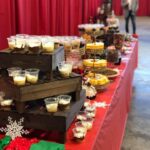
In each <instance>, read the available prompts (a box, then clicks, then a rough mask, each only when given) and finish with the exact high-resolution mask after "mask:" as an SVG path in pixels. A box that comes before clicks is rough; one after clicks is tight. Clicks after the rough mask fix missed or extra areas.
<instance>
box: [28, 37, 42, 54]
mask: <svg viewBox="0 0 150 150" xmlns="http://www.w3.org/2000/svg"><path fill="white" fill-rule="evenodd" d="M27 46H28V48H29V50H30V51H31V52H33V53H37V52H39V50H40V47H41V41H40V39H39V37H36V36H35V37H34V36H32V37H30V38H29V39H28V40H27Z"/></svg>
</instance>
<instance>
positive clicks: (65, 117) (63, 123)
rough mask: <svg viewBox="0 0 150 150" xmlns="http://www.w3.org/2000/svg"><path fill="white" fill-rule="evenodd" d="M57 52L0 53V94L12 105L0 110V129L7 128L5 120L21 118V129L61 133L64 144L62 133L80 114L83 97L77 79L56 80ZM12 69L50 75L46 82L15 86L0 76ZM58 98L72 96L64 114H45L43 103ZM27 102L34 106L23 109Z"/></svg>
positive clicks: (4, 75) (63, 134)
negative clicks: (9, 117)
mask: <svg viewBox="0 0 150 150" xmlns="http://www.w3.org/2000/svg"><path fill="white" fill-rule="evenodd" d="M60 51H61V48H60V49H58V50H56V52H54V53H53V54H52V55H51V54H48V55H47V54H20V53H10V52H7V50H4V51H2V52H0V60H1V61H0V67H1V68H3V69H1V75H0V91H3V92H4V93H5V98H11V99H13V100H14V104H15V105H14V106H13V107H9V108H5V107H1V108H0V116H1V117H0V125H2V126H5V125H6V124H7V118H8V116H11V117H12V118H13V119H15V120H19V119H20V118H21V117H24V127H25V128H29V129H40V130H44V131H58V132H59V133H61V134H60V142H61V143H64V142H65V139H66V136H65V135H66V131H67V129H68V128H69V126H70V124H71V123H72V121H73V120H74V118H75V116H76V114H77V113H78V112H79V111H80V109H81V107H82V105H83V103H84V100H85V97H86V96H85V91H82V78H81V76H79V75H77V74H72V75H71V77H68V78H61V77H59V74H58V76H55V75H54V69H56V64H57V62H58V61H60V60H59V58H62V57H61V56H62V55H61V54H62V53H61V52H60ZM60 53H61V54H60ZM19 62H20V63H19ZM15 64H16V65H15ZM15 66H18V67H22V68H23V69H25V68H32V67H34V68H39V69H40V71H43V72H45V73H47V72H48V73H50V79H46V80H40V79H39V81H38V83H36V84H28V83H27V84H26V85H24V86H16V85H14V83H13V81H12V79H11V78H10V77H8V75H7V73H4V74H3V71H2V70H6V68H8V67H15ZM53 66H54V67H53ZM53 68H54V69H53ZM61 94H69V95H71V96H72V100H71V103H70V107H69V108H68V109H66V110H64V111H60V110H58V111H57V112H56V113H49V112H47V111H46V108H45V104H44V101H43V99H44V98H47V97H50V96H56V95H61ZM38 101H40V104H38ZM30 102H31V103H32V102H33V103H35V104H37V105H36V106H35V107H33V108H32V109H30V108H29V107H28V108H27V107H26V106H27V105H28V104H27V103H30ZM41 103H42V105H41ZM41 108H42V109H41ZM39 122H40V123H39Z"/></svg>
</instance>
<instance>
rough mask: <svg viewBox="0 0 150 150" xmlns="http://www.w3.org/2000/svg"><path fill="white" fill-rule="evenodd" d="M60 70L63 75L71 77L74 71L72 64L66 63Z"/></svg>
mask: <svg viewBox="0 0 150 150" xmlns="http://www.w3.org/2000/svg"><path fill="white" fill-rule="evenodd" d="M59 71H60V73H61V75H62V76H63V77H69V76H70V74H71V72H72V64H64V65H63V66H62V67H61V68H60V69H59Z"/></svg>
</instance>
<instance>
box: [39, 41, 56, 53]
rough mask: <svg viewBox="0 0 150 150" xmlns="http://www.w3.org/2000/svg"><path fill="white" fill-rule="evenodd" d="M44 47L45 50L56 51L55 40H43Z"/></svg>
mask: <svg viewBox="0 0 150 150" xmlns="http://www.w3.org/2000/svg"><path fill="white" fill-rule="evenodd" d="M42 48H43V51H44V52H48V53H49V52H53V51H54V42H51V41H43V42H42Z"/></svg>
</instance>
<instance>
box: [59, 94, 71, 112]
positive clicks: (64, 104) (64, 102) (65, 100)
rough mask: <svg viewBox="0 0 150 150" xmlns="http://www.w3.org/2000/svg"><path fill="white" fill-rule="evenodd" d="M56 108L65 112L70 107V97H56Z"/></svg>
mask: <svg viewBox="0 0 150 150" xmlns="http://www.w3.org/2000/svg"><path fill="white" fill-rule="evenodd" d="M57 100H58V107H59V109H60V110H65V109H67V108H68V106H69V105H70V101H71V96H70V95H60V96H58V97H57Z"/></svg>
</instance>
